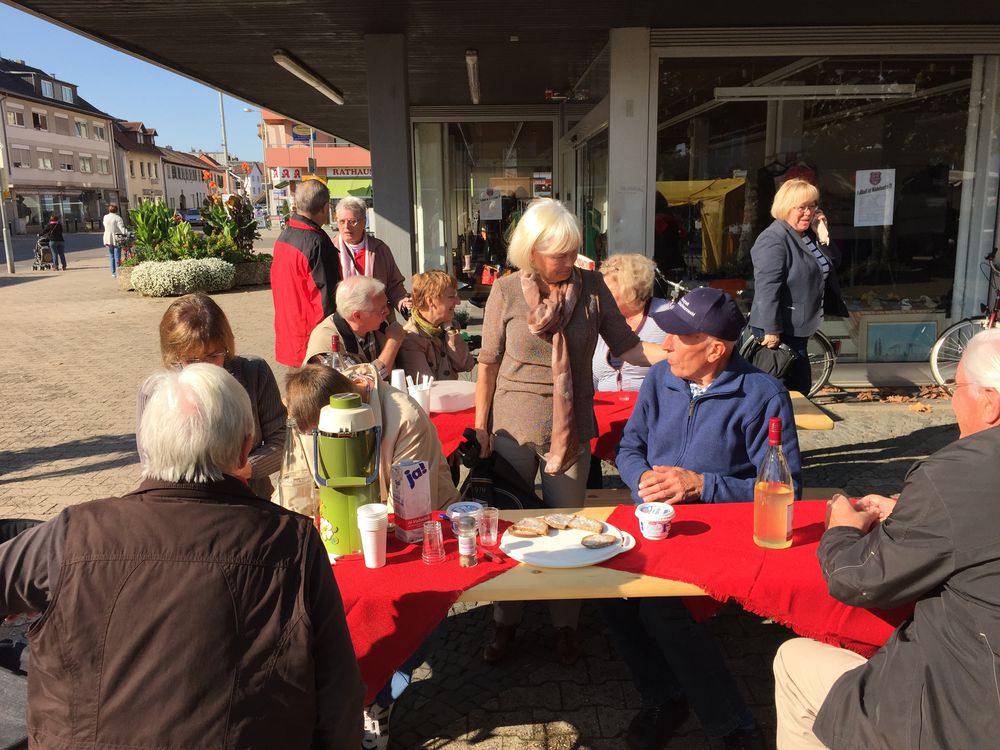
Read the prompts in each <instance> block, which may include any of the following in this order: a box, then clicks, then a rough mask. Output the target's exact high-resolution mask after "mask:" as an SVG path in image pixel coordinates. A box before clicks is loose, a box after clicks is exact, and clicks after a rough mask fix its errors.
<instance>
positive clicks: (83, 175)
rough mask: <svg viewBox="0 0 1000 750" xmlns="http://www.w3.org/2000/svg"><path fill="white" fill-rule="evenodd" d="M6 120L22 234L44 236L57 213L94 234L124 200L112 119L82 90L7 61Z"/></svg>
mask: <svg viewBox="0 0 1000 750" xmlns="http://www.w3.org/2000/svg"><path fill="white" fill-rule="evenodd" d="M0 118H2V119H0V138H2V144H3V147H4V155H5V159H4V162H5V164H6V168H7V171H8V177H9V182H10V192H9V197H8V198H6V201H7V202H6V205H5V208H6V209H7V216H8V220H9V221H10V224H11V229H13V230H14V231H15V232H18V233H24V232H33V231H37V230H38V229H39V228H40V226H41V225H42V224H43V223H44V222H47V221H48V218H49V216H50V215H51V214H52V213H56V214H58V215H59V216H60V217H62V218H63V220H64V221H65V222H66V223H67V226H68V227H69V228H72V229H84V228H88V227H91V226H93V223H94V222H96V221H99V220H100V218H101V217H102V216H103V215H104V213H105V211H106V208H107V205H108V204H109V203H116V202H118V201H119V197H120V193H119V188H118V175H117V165H116V164H115V158H114V137H113V129H112V118H111V117H110V116H109V115H108V114H107V113H105V112H102V111H101V110H99V109H97V108H96V107H94V106H93V105H92V104H90V103H89V102H88V101H86V100H85V99H83V98H82V97H81V96H80V94H79V92H78V91H77V87H76V85H75V84H72V83H70V82H67V81H62V80H59V79H57V78H55V77H54V76H51V75H49V74H48V73H46V72H45V71H43V70H41V69H39V68H34V67H32V66H30V65H26V64H25V63H24V62H23V61H20V60H9V59H6V58H0Z"/></svg>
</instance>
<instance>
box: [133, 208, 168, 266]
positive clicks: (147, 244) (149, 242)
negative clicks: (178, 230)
mask: <svg viewBox="0 0 1000 750" xmlns="http://www.w3.org/2000/svg"><path fill="white" fill-rule="evenodd" d="M128 217H129V220H130V221H131V222H132V232H133V234H135V249H136V253H137V254H138V252H139V251H141V250H152V249H154V248H156V247H157V246H158V245H160V244H162V243H164V242H166V241H167V240H168V238H169V235H170V229H171V228H172V227H173V226H174V210H173V209H172V208H169V207H168V206H167V204H166V203H161V202H160V201H145V202H143V203H140V204H139V205H138V206H137V207H135V208H133V209H132V210H130V211H129V212H128Z"/></svg>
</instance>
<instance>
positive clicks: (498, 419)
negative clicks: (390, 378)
mask: <svg viewBox="0 0 1000 750" xmlns="http://www.w3.org/2000/svg"><path fill="white" fill-rule="evenodd" d="M581 244H582V233H581V230H580V222H579V220H578V219H577V218H576V217H575V216H574V215H573V214H572V213H570V212H569V210H567V209H566V208H565V207H564V206H563V205H562V204H561V203H560V202H559V201H556V200H552V199H550V198H541V199H537V200H534V201H532V202H531V204H530V205H529V206H528V209H527V210H526V211H525V212H524V216H523V217H522V218H521V221H520V222H518V225H517V228H516V229H515V230H514V233H513V235H512V236H511V241H510V246H509V248H508V252H507V259H508V261H509V263H510V264H511V265H513V266H514V267H515V268H517V269H520V270H519V271H518V272H517V273H513V274H511V275H509V276H505V277H503V278H500V279H498V280H497V281H496V282H495V283H494V284H493V288H492V289H491V291H490V296H489V299H488V301H487V303H486V311H485V315H484V319H483V344H482V348H481V349H480V352H479V372H478V377H477V380H476V422H475V427H476V438H477V440H478V442H479V445H480V452H481V455H482V457H484V458H485V457H486V456H488V455H489V454H490V453H491V452H492V451H493V450H496V451H497V453H499V454H500V455H501V456H503V457H504V458H505V459H506V460H507V461H508V462H510V464H511V465H512V466H513V467H514V468H515V470H517V471H518V473H519V474H520V475H521V476H522V478H523V479H524V480H525V481H526V482H527V483H528V484H529V485H534V484H535V478H536V475H537V474H538V472H539V469H541V482H542V499H543V501H544V502H545V504H546V505H547V506H548V507H552V508H558V507H573V506H580V505H582V504H583V499H584V492H585V489H586V486H585V485H586V479H587V470H588V467H589V465H590V440H591V438H593V437H595V436H596V434H597V424H596V420H595V419H594V409H593V400H594V384H593V372H592V369H591V363H592V361H593V356H594V350H595V348H596V346H597V340H598V337H601V338H603V339H604V340H605V341H606V342H608V347H609V350H610V352H611V353H612V355H614V356H616V357H620V358H622V359H623V360H625V361H626V362H630V363H632V364H636V365H640V366H649V365H650V364H652V363H653V362H658V361H660V360H662V359H664V357H665V353H664V351H663V350H662V349H661V348H660V347H659V346H657V345H654V344H648V343H643V342H641V341H640V340H639V337H638V336H637V335H636V334H635V332H634V331H633V330H632V329H631V328H629V326H628V324H627V323H626V322H625V318H624V317H623V316H622V314H621V312H619V310H618V305H617V304H616V303H615V299H614V297H613V296H612V295H611V291H610V290H609V289H608V287H607V284H605V283H604V279H603V277H602V276H601V274H599V273H598V272H596V271H585V270H582V269H580V268H577V267H576V257H577V253H578V252H579V249H580V246H581ZM550 609H551V610H552V618H553V624H554V625H555V626H556V628H557V632H558V638H557V641H556V646H557V653H558V656H559V659H560V661H562V662H563V663H565V664H572V663H573V662H574V661H575V660H576V658H577V657H578V656H579V645H578V643H577V640H576V622H577V617H578V615H579V611H580V603H579V602H578V601H560V602H552V603H550ZM522 610H523V605H522V604H521V603H519V602H505V603H503V604H500V603H497V604H495V605H494V619H495V621H496V627H495V632H494V636H493V639H492V640H491V642H490V643H488V644H487V646H486V648H485V649H484V651H483V659H484V660H485V661H487V662H495V661H497V660H499V659H500V658H502V657H503V656H504V655H505V654H506V653H507V651H508V650H509V648H510V645H511V643H512V641H513V638H514V630H515V628H516V625H517V623H518V622H519V620H520V618H521V613H522Z"/></svg>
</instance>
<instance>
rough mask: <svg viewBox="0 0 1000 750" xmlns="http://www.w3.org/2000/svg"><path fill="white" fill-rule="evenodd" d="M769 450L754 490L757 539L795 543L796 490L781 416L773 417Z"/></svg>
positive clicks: (777, 545)
mask: <svg viewBox="0 0 1000 750" xmlns="http://www.w3.org/2000/svg"><path fill="white" fill-rule="evenodd" d="M767 443H768V446H767V453H766V454H765V455H764V462H763V463H762V464H761V465H760V470H759V471H758V472H757V482H756V484H755V485H754V493H753V540H754V542H756V543H757V545H758V546H760V547H767V548H769V549H785V548H786V547H791V546H792V508H793V501H794V499H795V490H794V489H793V485H792V472H790V471H789V470H788V462H787V461H786V460H785V453H784V451H783V450H782V449H781V417H771V421H770V422H769V423H768V430H767Z"/></svg>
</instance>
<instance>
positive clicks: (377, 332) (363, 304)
mask: <svg viewBox="0 0 1000 750" xmlns="http://www.w3.org/2000/svg"><path fill="white" fill-rule="evenodd" d="M388 316H389V302H388V298H387V297H386V291H385V285H384V284H383V283H382V282H381V281H379V280H378V279H371V278H368V277H367V276H352V277H350V278H348V279H345V280H344V281H342V282H340V284H339V285H338V286H337V312H335V313H334V314H333V315H331V316H329V317H328V318H325V319H324V320H323V321H322V322H321V323H320V324H319V325H318V326H316V328H315V329H313V332H312V334H310V336H309V345H308V346H307V347H306V354H305V358H304V359H303V360H302V364H304V365H305V364H309V363H313V364H322V362H323V358H324V356H325V355H327V354H330V353H331V351H332V347H331V343H332V339H333V337H334V336H336V337H337V338H339V339H340V352H341V353H342V355H343V358H344V360H345V364H359V363H362V362H367V363H369V364H371V365H374V367H375V370H376V371H377V372H378V374H379V377H380V378H382V380H388V379H389V374H390V373H391V372H392V365H393V363H394V362H395V361H396V354H398V353H399V348H400V346H401V345H402V343H403V338H404V337H405V335H406V334H405V333H404V331H403V327H402V326H401V325H400V324H399V323H397V322H396V321H394V320H392V321H390V320H387V318H388Z"/></svg>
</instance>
